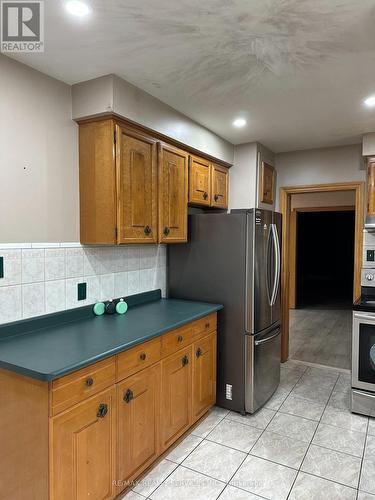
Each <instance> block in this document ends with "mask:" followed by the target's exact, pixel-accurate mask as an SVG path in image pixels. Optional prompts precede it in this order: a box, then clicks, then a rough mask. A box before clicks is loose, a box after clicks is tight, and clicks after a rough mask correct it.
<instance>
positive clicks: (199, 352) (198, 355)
mask: <svg viewBox="0 0 375 500" xmlns="http://www.w3.org/2000/svg"><path fill="white" fill-rule="evenodd" d="M202 354H203V351H202V349H201V348H200V347H198V349H197V352H196V353H195V355H196V357H197V358H200V357H201V356H202Z"/></svg>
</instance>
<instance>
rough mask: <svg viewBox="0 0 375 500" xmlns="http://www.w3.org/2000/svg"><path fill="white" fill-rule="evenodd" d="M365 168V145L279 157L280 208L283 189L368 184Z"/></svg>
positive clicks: (314, 150) (309, 151) (286, 154)
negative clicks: (336, 183) (363, 154)
mask: <svg viewBox="0 0 375 500" xmlns="http://www.w3.org/2000/svg"><path fill="white" fill-rule="evenodd" d="M361 168H363V159H362V145H361V144H355V145H351V146H340V147H336V148H323V149H310V150H305V151H294V152H290V153H280V154H277V155H276V170H277V196H276V200H277V207H279V188H280V187H283V186H303V185H305V184H325V183H335V182H350V181H364V180H365V177H366V176H365V170H361Z"/></svg>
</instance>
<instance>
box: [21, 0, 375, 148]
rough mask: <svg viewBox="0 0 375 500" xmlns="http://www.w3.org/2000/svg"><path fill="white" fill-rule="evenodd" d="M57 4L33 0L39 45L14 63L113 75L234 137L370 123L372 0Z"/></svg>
mask: <svg viewBox="0 0 375 500" xmlns="http://www.w3.org/2000/svg"><path fill="white" fill-rule="evenodd" d="M63 3H64V2H63V1H62V0H54V1H50V0H49V1H47V2H45V4H46V44H45V45H46V52H45V53H44V54H24V55H17V56H16V57H15V58H16V59H18V60H21V61H22V62H24V63H26V64H29V65H30V66H33V67H35V68H37V69H39V70H41V71H43V72H45V73H47V74H49V75H52V76H54V77H56V78H59V79H61V80H63V81H65V82H67V83H76V82H78V81H83V80H87V79H90V78H94V77H97V76H100V75H104V74H108V73H115V74H117V75H119V76H121V77H123V78H124V79H125V80H128V81H129V82H131V83H133V84H135V85H137V86H138V87H140V88H142V89H144V90H146V91H148V92H149V93H150V94H152V95H154V96H156V97H158V98H159V99H161V100H162V101H164V102H166V103H168V104H170V105H171V106H173V107H174V108H176V109H178V110H179V111H182V112H183V113H185V114H186V115H188V116H190V117H191V118H193V119H195V120H196V121H198V122H200V123H201V124H203V125H205V126H206V127H207V128H209V129H211V130H213V131H214V132H216V133H218V134H219V135H221V136H222V137H224V138H226V139H228V140H229V141H231V142H233V143H235V144H238V143H243V142H248V141H254V140H258V141H260V142H262V143H264V144H265V145H266V146H268V147H269V148H271V149H273V150H274V151H276V152H279V151H287V150H294V149H304V148H312V147H321V146H332V145H340V144H350V143H354V142H358V141H359V138H360V135H361V134H362V133H364V132H369V131H375V110H369V109H366V108H364V107H363V105H362V101H363V99H364V98H365V97H367V96H368V95H369V94H373V93H375V30H374V28H373V26H374V22H375V0H308V1H307V0H205V1H202V0H199V1H198V0H189V1H188V0H175V1H171V0H158V1H157V2H156V1H155V0H152V1H151V0H105V1H99V0H92V1H91V2H89V3H90V4H91V6H92V14H91V15H90V17H89V18H85V19H74V18H72V17H71V16H69V15H68V14H66V12H65V10H64V6H63ZM238 115H242V116H245V117H246V118H247V120H248V125H247V127H245V128H244V129H241V130H238V129H234V128H233V127H232V124H231V122H232V120H233V118H235V117H236V116H238Z"/></svg>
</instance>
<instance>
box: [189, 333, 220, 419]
mask: <svg viewBox="0 0 375 500" xmlns="http://www.w3.org/2000/svg"><path fill="white" fill-rule="evenodd" d="M193 359H194V361H193V421H196V420H198V418H200V417H201V416H202V415H203V414H204V413H205V412H206V411H207V410H208V409H209V408H210V407H211V406H212V405H214V404H215V401H216V332H214V333H211V334H210V335H208V336H207V337H204V338H202V339H201V340H199V341H197V342H195V343H194V352H193Z"/></svg>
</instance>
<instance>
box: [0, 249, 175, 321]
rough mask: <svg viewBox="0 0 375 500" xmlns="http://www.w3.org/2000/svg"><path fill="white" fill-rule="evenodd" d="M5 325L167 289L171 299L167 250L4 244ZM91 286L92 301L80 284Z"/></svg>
mask: <svg viewBox="0 0 375 500" xmlns="http://www.w3.org/2000/svg"><path fill="white" fill-rule="evenodd" d="M0 256H2V257H3V258H4V278H1V279H0V324H1V323H7V322H10V321H16V320H19V319H22V318H28V317H31V316H39V315H41V314H45V313H52V312H56V311H62V310H65V309H71V308H75V307H81V306H84V305H88V304H92V303H94V302H97V301H99V300H108V299H112V298H117V297H122V296H126V295H132V294H135V293H140V292H145V291H149V290H154V289H155V288H161V290H162V294H163V296H165V295H166V246H165V245H128V246H113V247H107V246H101V247H95V246H82V245H81V244H80V243H74V242H73V243H53V244H47V243H33V244H31V243H26V244H18V245H17V244H15V243H14V244H13V243H12V244H1V245H0ZM78 283H87V298H86V300H82V301H78V299H77V285H78Z"/></svg>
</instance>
